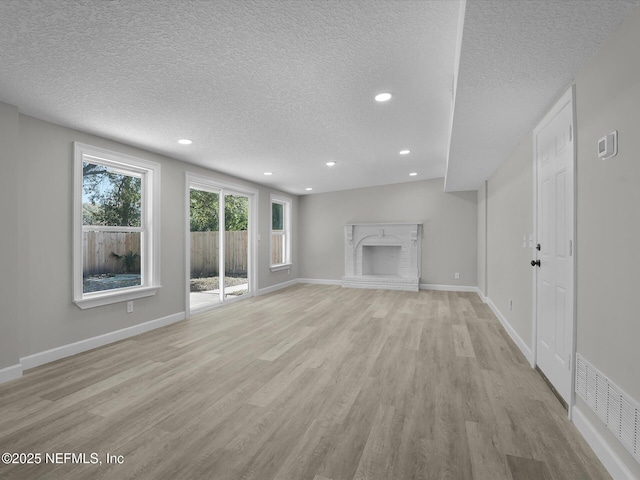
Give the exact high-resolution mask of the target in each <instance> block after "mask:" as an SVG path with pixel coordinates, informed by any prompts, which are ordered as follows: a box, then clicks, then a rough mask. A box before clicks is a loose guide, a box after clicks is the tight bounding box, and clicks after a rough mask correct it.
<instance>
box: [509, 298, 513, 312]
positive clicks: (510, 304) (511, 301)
mask: <svg viewBox="0 0 640 480" xmlns="http://www.w3.org/2000/svg"><path fill="white" fill-rule="evenodd" d="M509 311H510V312H513V300H509Z"/></svg>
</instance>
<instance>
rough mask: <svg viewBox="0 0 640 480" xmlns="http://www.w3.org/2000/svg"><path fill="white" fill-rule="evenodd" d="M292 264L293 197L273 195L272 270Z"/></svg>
mask: <svg viewBox="0 0 640 480" xmlns="http://www.w3.org/2000/svg"><path fill="white" fill-rule="evenodd" d="M290 266H291V199H290V198H287V197H281V196H279V195H271V271H277V270H284V269H285V268H289V267H290Z"/></svg>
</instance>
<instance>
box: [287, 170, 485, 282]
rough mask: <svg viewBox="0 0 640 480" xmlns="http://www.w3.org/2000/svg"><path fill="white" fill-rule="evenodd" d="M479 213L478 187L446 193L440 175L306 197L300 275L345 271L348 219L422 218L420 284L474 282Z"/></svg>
mask: <svg viewBox="0 0 640 480" xmlns="http://www.w3.org/2000/svg"><path fill="white" fill-rule="evenodd" d="M477 214H478V212H477V195H476V192H459V193H444V191H443V181H442V180H441V179H438V180H427V181H418V182H409V183H402V184H396V185H385V186H380V187H370V188H360V189H355V190H345V191H339V192H333V193H324V194H317V195H307V196H302V197H300V215H299V221H300V233H299V234H300V242H301V243H300V245H301V249H302V261H301V267H300V276H301V277H303V278H314V279H326V280H339V279H340V278H341V277H342V276H343V275H344V225H345V224H346V223H352V222H353V223H357V222H364V223H366V222H409V221H418V222H423V223H424V226H423V229H424V230H423V240H422V280H421V283H428V284H437V285H460V286H474V287H475V286H476V268H477V262H476V253H477V252H476V241H477V230H476V229H477V224H476V222H477ZM455 272H459V273H460V279H455V278H454V273H455Z"/></svg>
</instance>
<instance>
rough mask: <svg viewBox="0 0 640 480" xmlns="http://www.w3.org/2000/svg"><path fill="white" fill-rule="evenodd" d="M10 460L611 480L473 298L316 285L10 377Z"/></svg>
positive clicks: (58, 466) (124, 468)
mask: <svg viewBox="0 0 640 480" xmlns="http://www.w3.org/2000/svg"><path fill="white" fill-rule="evenodd" d="M2 452H23V453H26V452H39V453H41V454H42V455H43V457H42V463H40V464H39V465H33V464H32V465H2V464H0V478H2V479H19V480H25V479H38V478H43V479H45V478H46V479H118V480H123V479H133V478H136V479H191V478H193V479H215V480H271V479H277V480H356V479H358V480H360V479H371V480H377V479H380V480H405V479H406V480H409V479H452V480H466V479H470V480H471V479H473V480H501V479H505V480H529V479H536V480H547V479H548V480H571V479H576V480H587V479H592V480H595V479H606V478H609V476H608V475H607V473H606V471H605V470H604V468H603V467H602V465H601V464H600V463H599V462H598V460H597V459H596V457H595V455H594V454H593V452H592V451H591V450H590V449H589V447H588V446H587V445H586V443H585V442H584V441H583V439H582V438H581V437H580V435H579V434H578V433H577V431H576V430H575V428H574V427H573V426H572V425H571V424H570V423H569V422H568V420H567V418H566V412H565V411H564V410H563V408H562V407H561V406H560V404H559V403H558V401H557V400H556V399H555V397H554V396H553V394H552V393H551V392H550V391H549V389H548V387H547V386H546V385H545V383H544V381H543V380H542V379H541V377H540V376H539V375H538V374H537V373H536V372H535V371H534V370H532V369H531V368H530V367H529V365H528V364H527V362H526V360H525V358H524V357H523V356H522V355H521V354H520V352H519V351H518V349H517V347H516V346H515V345H514V344H513V343H512V342H511V340H510V339H509V337H508V336H507V334H506V333H505V332H504V330H503V329H502V327H501V325H500V324H499V322H498V321H497V320H496V318H495V317H494V316H493V314H492V313H491V311H490V310H489V309H488V308H487V306H486V305H484V304H482V303H481V302H480V300H479V299H478V297H477V296H476V295H475V294H471V293H454V292H435V291H422V292H419V293H410V292H393V291H379V290H356V289H342V288H339V287H334V286H318V285H297V286H294V287H291V288H288V289H285V290H281V291H279V292H276V293H273V294H270V295H267V296H263V297H257V298H252V299H248V300H246V301H242V302H238V303H234V304H231V305H229V306H226V307H223V308H219V309H217V310H214V311H212V312H210V313H206V314H203V315H200V316H198V317H194V318H191V319H189V320H187V321H184V322H180V323H178V324H174V325H171V326H168V327H165V328H162V329H158V330H155V331H152V332H148V333H146V334H143V335H139V336H137V337H133V338H130V339H127V340H123V341H121V342H119V343H116V344H113V345H109V346H106V347H103V348H99V349H96V350H92V351H90V352H86V353H83V354H80V355H76V356H74V357H71V358H67V359H64V360H60V361H58V362H55V363H51V364H48V365H44V366H42V367H39V368H35V369H33V370H30V371H28V372H27V373H26V374H25V376H24V377H23V378H21V379H18V380H15V381H13V382H9V383H6V384H4V385H0V453H2ZM65 452H67V453H75V454H79V453H85V454H86V455H87V458H86V461H87V462H91V457H90V454H91V453H97V454H98V459H99V460H100V461H102V464H90V463H80V464H78V463H72V462H71V461H67V462H66V463H47V462H46V461H45V459H46V458H45V456H44V455H45V453H65ZM107 453H109V454H111V455H121V456H122V459H123V463H121V464H120V463H116V464H113V463H112V464H107V463H106V454H107Z"/></svg>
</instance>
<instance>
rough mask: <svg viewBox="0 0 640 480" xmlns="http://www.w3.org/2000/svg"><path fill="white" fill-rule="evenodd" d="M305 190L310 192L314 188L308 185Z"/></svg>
mask: <svg viewBox="0 0 640 480" xmlns="http://www.w3.org/2000/svg"><path fill="white" fill-rule="evenodd" d="M305 190H306V191H307V192H310V191H311V190H313V188H311V187H307V188H305Z"/></svg>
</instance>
